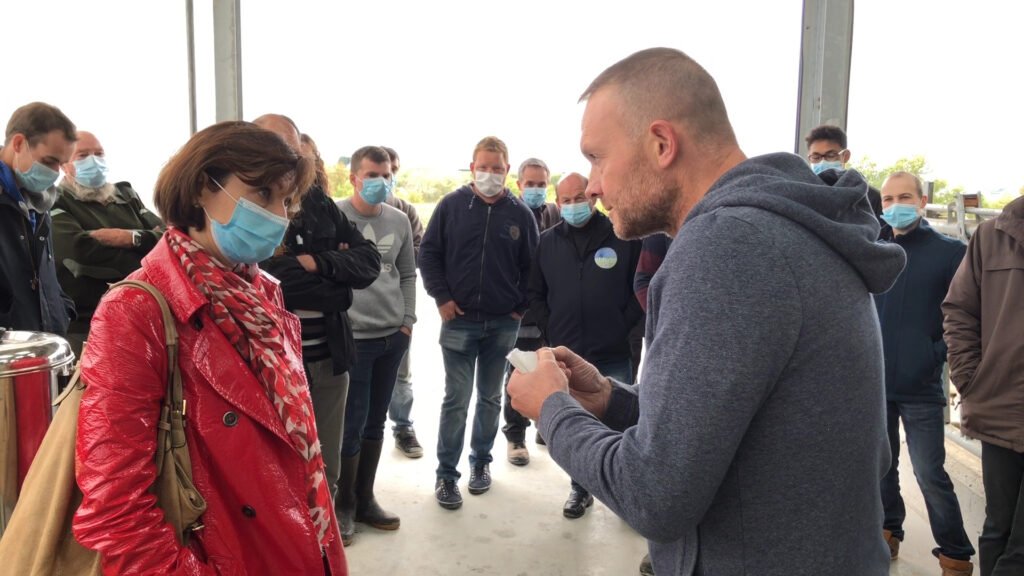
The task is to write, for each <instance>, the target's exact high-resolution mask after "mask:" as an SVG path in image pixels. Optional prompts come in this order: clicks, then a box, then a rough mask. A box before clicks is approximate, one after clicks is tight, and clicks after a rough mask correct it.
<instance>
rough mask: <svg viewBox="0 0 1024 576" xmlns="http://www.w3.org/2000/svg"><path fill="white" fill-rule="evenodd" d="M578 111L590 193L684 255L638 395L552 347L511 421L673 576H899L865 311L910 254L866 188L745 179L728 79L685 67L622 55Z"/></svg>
mask: <svg viewBox="0 0 1024 576" xmlns="http://www.w3.org/2000/svg"><path fill="white" fill-rule="evenodd" d="M583 99H584V100H587V105H586V110H585V111H584V114H583V132H582V136H581V140H580V148H581V150H582V152H583V154H584V155H585V156H586V157H587V158H588V159H589V160H590V162H591V165H592V170H591V180H590V186H589V187H588V189H587V191H588V193H589V194H591V195H593V196H596V197H598V198H600V199H601V200H602V202H603V203H604V205H605V207H606V208H608V209H609V212H610V216H611V219H612V223H613V225H614V227H615V233H616V235H618V236H619V237H620V238H637V237H641V236H645V235H649V234H653V233H656V232H666V233H668V234H669V235H671V236H673V237H674V240H673V242H672V246H671V248H670V249H669V252H668V255H667V256H666V259H665V262H664V264H663V265H662V267H661V268H660V269H659V270H658V272H657V274H655V277H654V280H653V281H652V283H651V285H650V289H649V308H648V324H647V334H648V338H649V339H650V344H651V346H650V353H649V355H648V361H647V363H646V365H645V369H644V373H643V375H642V378H641V380H640V383H639V385H638V386H636V387H635V388H634V387H629V386H623V385H620V384H617V383H614V382H612V381H610V380H608V379H607V378H604V377H602V376H601V375H600V374H599V372H598V371H597V370H596V369H595V368H594V366H592V365H591V364H589V363H587V362H586V361H584V360H583V359H582V358H580V357H579V356H577V355H576V354H574V353H573V352H571V351H569V350H568V349H565V348H558V349H555V350H553V351H552V350H549V349H548V350H542V351H540V352H539V353H538V355H539V360H540V362H539V364H538V366H537V368H536V370H534V371H533V372H531V373H529V374H521V373H518V372H517V373H516V374H515V375H514V376H513V379H512V383H511V384H510V386H509V392H510V394H511V396H512V400H513V405H514V406H515V407H516V409H517V410H519V411H520V412H522V413H523V414H524V415H527V416H529V417H535V418H539V420H538V421H539V423H540V429H541V432H542V433H543V434H544V438H545V439H546V440H547V441H548V446H549V448H550V454H551V456H552V457H553V458H554V459H555V461H556V462H558V463H559V465H561V466H562V467H563V468H565V469H566V471H567V472H568V473H569V475H570V476H572V477H573V478H575V479H576V481H578V482H579V483H580V484H582V485H583V486H585V487H586V488H587V489H588V490H590V491H591V492H592V493H593V494H594V496H595V497H597V498H598V499H600V500H601V501H603V502H604V503H605V504H606V505H607V506H608V507H610V508H611V509H613V510H614V511H615V512H616V513H617V514H618V515H619V516H621V517H622V518H623V519H624V520H626V522H628V523H629V524H630V525H631V526H632V527H633V528H635V529H636V530H637V531H639V532H640V533H641V534H643V535H644V536H645V537H647V539H648V542H649V547H650V552H651V558H652V560H653V561H654V571H655V572H656V573H657V574H658V576H675V575H687V576H689V575H692V574H699V575H714V576H736V575H757V576H776V575H777V576H783V575H785V576H799V575H807V576H811V575H813V576H849V575H854V574H856V575H857V576H882V575H885V574H888V573H889V554H888V550H887V547H886V545H885V542H884V541H883V539H882V536H881V534H880V533H879V530H878V527H879V524H880V523H881V521H882V504H881V501H880V499H879V498H878V493H879V490H880V480H881V478H882V475H883V474H884V473H885V471H886V470H888V468H889V449H888V443H887V440H886V434H885V421H884V413H885V412H884V410H885V405H884V395H883V389H882V378H883V373H882V346H881V341H880V334H879V329H878V317H877V315H876V313H875V307H874V303H873V302H872V298H871V293H880V292H884V291H885V290H887V289H888V288H889V287H890V286H891V285H892V283H893V281H894V280H895V278H896V276H897V275H898V274H899V272H900V270H901V269H902V267H903V264H904V262H905V257H904V254H903V250H902V249H900V248H899V247H898V246H893V245H885V244H876V243H875V242H874V240H875V238H876V237H877V235H878V220H877V219H876V218H875V217H874V215H873V214H872V212H871V207H870V204H869V203H868V199H867V183H866V182H865V181H864V180H863V178H861V177H860V175H859V174H857V173H856V172H853V171H847V172H843V173H837V172H834V171H833V172H832V174H834V175H835V177H836V178H837V181H836V182H835V183H834V184H832V185H831V186H830V185H828V184H827V183H826V182H825V181H823V180H822V179H820V178H818V177H817V176H815V175H814V173H813V172H811V170H810V168H808V167H807V164H806V163H804V161H803V160H802V159H801V158H799V157H797V156H795V155H792V154H771V155H767V156H761V157H757V158H752V159H749V160H748V159H747V158H746V157H745V156H744V154H743V152H742V151H741V150H740V149H739V147H738V145H737V143H736V138H735V136H734V134H733V131H732V127H731V126H730V124H729V119H728V116H727V114H726V110H725V105H724V103H723V101H722V97H721V94H720V93H719V91H718V87H717V85H716V84H715V81H714V79H712V78H711V76H710V75H709V74H708V73H707V72H706V71H705V70H704V69H703V68H701V67H700V65H699V64H697V63H696V62H694V61H693V60H691V59H690V58H689V57H687V56H686V55H685V54H683V53H681V52H679V51H676V50H672V49H667V48H655V49H650V50H645V51H642V52H638V53H636V54H634V55H632V56H630V57H628V58H626V59H625V60H623V61H621V62H619V63H617V64H615V65H613V66H612V67H611V68H609V69H607V70H606V71H604V72H603V73H602V74H601V75H600V76H598V78H597V79H596V80H594V82H593V83H592V84H591V86H590V87H589V88H588V89H587V91H586V92H585V93H584V96H583ZM684 222H685V225H684ZM558 362H562V363H563V364H564V366H565V369H564V370H563V369H561V367H560V366H559V364H558ZM595 417H596V418H595Z"/></svg>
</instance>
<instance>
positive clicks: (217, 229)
mask: <svg viewBox="0 0 1024 576" xmlns="http://www.w3.org/2000/svg"><path fill="white" fill-rule="evenodd" d="M213 183H214V184H216V185H217V186H218V187H219V188H220V189H221V190H223V191H224V193H225V194H227V195H228V196H229V197H230V198H231V199H232V200H234V201H235V211H234V212H233V213H232V214H231V220H229V221H228V223H227V224H221V223H220V222H217V221H216V220H214V219H213V218H210V215H209V214H207V217H208V218H210V223H211V226H213V241H214V242H216V243H217V248H219V249H220V253H221V254H223V255H224V257H225V258H227V259H228V260H230V261H231V262H232V263H235V264H255V263H257V262H262V261H264V260H266V259H267V258H270V257H271V256H273V255H274V250H276V249H277V247H278V246H279V245H280V244H281V240H283V239H284V233H285V231H286V230H288V219H287V218H285V217H283V216H278V215H277V214H274V213H273V212H270V211H268V210H266V209H264V208H261V207H259V206H258V205H256V204H254V203H253V202H250V201H249V200H246V199H245V198H235V197H234V196H231V193H229V192H228V191H227V190H224V187H223V186H221V185H220V182H217V181H216V180H214V181H213Z"/></svg>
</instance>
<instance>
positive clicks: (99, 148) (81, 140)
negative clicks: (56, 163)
mask: <svg viewBox="0 0 1024 576" xmlns="http://www.w3.org/2000/svg"><path fill="white" fill-rule="evenodd" d="M89 156H96V157H97V158H100V159H103V160H106V156H107V153H106V151H105V150H103V145H102V144H100V141H99V139H98V138H96V135H95V134H93V133H92V132H86V131H85V130H79V131H78V140H76V141H75V147H74V149H73V151H72V152H71V158H70V159H69V160H68V161H67V162H66V163H64V164H62V165H61V167H62V168H63V169H64V173H65V174H67V175H69V176H71V177H72V178H76V177H77V176H78V172H77V171H76V170H75V161H76V160H82V159H83V158H88V157H89Z"/></svg>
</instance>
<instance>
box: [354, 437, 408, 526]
mask: <svg viewBox="0 0 1024 576" xmlns="http://www.w3.org/2000/svg"><path fill="white" fill-rule="evenodd" d="M383 445H384V441H383V440H363V447H362V450H361V451H360V453H359V456H360V458H359V472H358V473H357V475H356V522H362V523H364V524H369V525H370V526H373V527H374V528H377V529H378V530H398V527H399V526H401V524H402V521H401V519H400V518H399V517H398V516H395V515H394V514H392V513H390V512H388V511H386V510H384V509H382V508H381V507H380V505H379V504H377V499H376V498H375V497H374V496H373V483H374V481H375V480H376V478H377V464H378V463H379V462H380V451H381V447H383Z"/></svg>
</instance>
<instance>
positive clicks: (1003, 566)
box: [942, 198, 1024, 576]
mask: <svg viewBox="0 0 1024 576" xmlns="http://www.w3.org/2000/svg"><path fill="white" fill-rule="evenodd" d="M942 313H943V314H944V315H945V322H944V323H943V328H944V329H945V339H946V345H947V346H948V347H949V366H950V379H951V380H952V381H953V384H954V385H955V386H956V388H957V390H959V391H960V396H961V398H962V399H963V404H962V405H961V421H962V422H963V430H964V432H965V433H966V434H967V435H968V436H970V437H972V438H976V439H978V440H980V441H981V446H982V449H981V469H982V476H983V478H984V484H985V500H986V505H985V526H984V528H983V529H982V533H981V537H980V538H978V560H979V561H978V564H979V568H980V572H981V575H982V576H1010V575H1011V574H1014V575H1017V574H1024V417H1022V416H1021V415H1022V414H1024V338H1022V337H1021V336H1022V334H1024V332H1022V326H1024V198H1018V199H1016V200H1014V201H1013V202H1011V203H1009V204H1008V205H1007V206H1006V208H1004V209H1003V213H1002V214H1001V215H1000V216H999V217H997V218H995V219H993V220H989V221H987V222H983V223H982V224H981V225H980V226H978V229H977V230H976V231H975V232H974V235H973V236H971V240H970V243H969V244H968V245H967V255H966V256H964V260H963V262H962V263H961V264H960V268H959V270H957V273H956V276H954V277H953V282H952V284H950V287H949V294H947V295H946V300H945V302H943V303H942Z"/></svg>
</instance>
